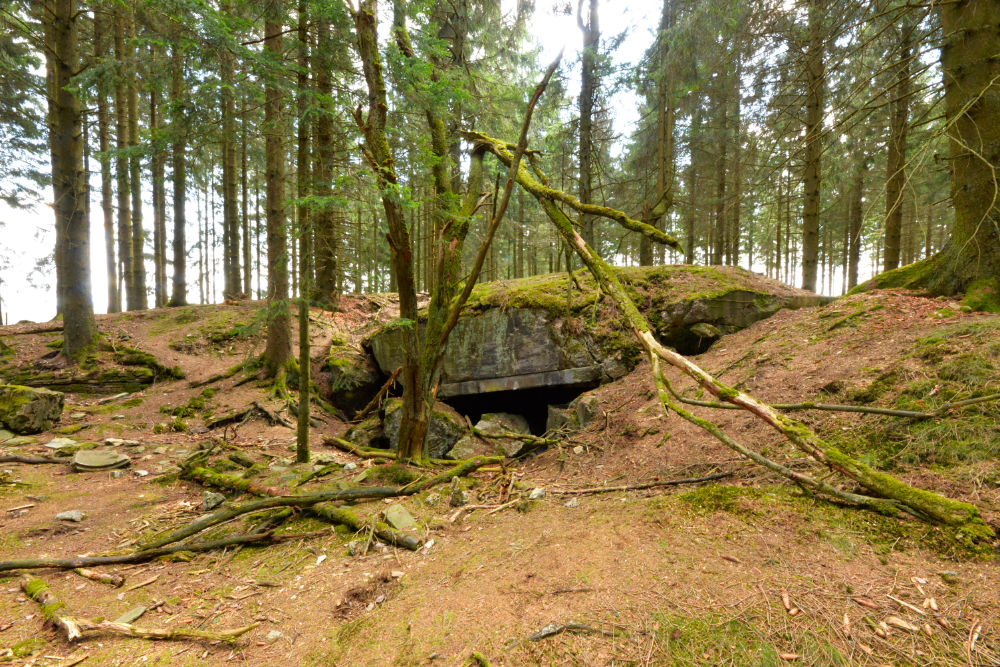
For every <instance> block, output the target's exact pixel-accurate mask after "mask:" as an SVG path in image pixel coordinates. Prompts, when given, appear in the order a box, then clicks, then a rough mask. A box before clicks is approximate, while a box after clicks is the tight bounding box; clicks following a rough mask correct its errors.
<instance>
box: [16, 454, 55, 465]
mask: <svg viewBox="0 0 1000 667" xmlns="http://www.w3.org/2000/svg"><path fill="white" fill-rule="evenodd" d="M0 463H27V464H30V465H36V464H41V463H69V459H52V458H49V457H47V456H18V455H17V454H5V455H3V456H0Z"/></svg>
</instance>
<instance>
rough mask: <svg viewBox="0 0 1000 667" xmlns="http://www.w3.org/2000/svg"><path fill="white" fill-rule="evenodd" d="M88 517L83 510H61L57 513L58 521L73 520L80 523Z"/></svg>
mask: <svg viewBox="0 0 1000 667" xmlns="http://www.w3.org/2000/svg"><path fill="white" fill-rule="evenodd" d="M86 518H87V515H86V514H84V513H83V511H82V510H66V511H65V512H59V513H58V514H56V516H55V519H56V521H73V522H75V523H79V522H81V521H83V520H84V519H86Z"/></svg>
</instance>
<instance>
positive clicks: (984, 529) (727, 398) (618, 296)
mask: <svg viewBox="0 0 1000 667" xmlns="http://www.w3.org/2000/svg"><path fill="white" fill-rule="evenodd" d="M467 136H469V137H470V138H471V140H473V141H475V142H476V144H477V145H478V146H480V147H482V148H483V149H484V150H488V151H490V152H492V153H493V154H494V155H496V156H497V158H498V159H499V160H500V162H501V163H503V164H504V165H506V166H507V167H508V168H510V166H511V163H512V162H513V155H511V153H510V151H509V149H508V148H507V147H506V145H505V144H504V143H503V142H500V141H497V140H496V139H492V138H490V137H487V136H486V135H483V134H479V133H467ZM536 171H537V170H536ZM539 173H540V172H539ZM517 179H518V182H519V183H520V184H521V185H522V186H523V187H525V189H527V190H528V191H529V192H531V194H532V195H534V197H535V199H536V200H537V201H538V203H539V204H540V205H541V208H542V210H543V211H544V212H545V214H546V215H547V216H548V218H549V219H550V220H551V222H552V223H553V224H554V225H555V227H556V229H557V230H558V231H559V233H560V235H561V236H562V237H563V238H564V239H565V240H566V242H567V243H568V244H569V246H570V247H571V248H572V249H573V250H574V251H575V252H576V254H577V255H578V256H579V257H580V259H581V260H582V262H583V264H584V265H585V266H586V267H587V268H588V269H589V271H590V273H591V275H592V276H593V277H594V280H595V282H596V283H597V285H598V286H599V287H600V289H601V291H602V292H603V293H604V294H605V295H607V297H608V298H610V299H611V300H612V301H613V302H614V303H615V305H616V306H617V309H618V312H619V313H620V314H621V315H620V316H621V318H622V319H623V321H624V322H625V323H626V324H627V326H628V327H629V328H630V329H631V330H632V332H633V334H634V335H635V337H636V339H638V341H639V342H640V344H641V345H642V346H643V348H644V349H645V351H646V354H647V356H648V358H649V360H650V364H651V366H652V371H653V381H654V383H655V385H656V388H657V390H658V394H659V398H660V402H661V404H662V405H663V407H664V408H665V409H666V410H669V411H671V412H674V413H676V414H677V415H679V416H680V417H682V418H684V419H685V420H687V421H689V422H691V423H693V424H695V425H697V426H699V427H700V428H702V429H704V430H705V431H706V432H708V433H709V434H711V435H712V436H713V437H715V438H716V439H717V440H719V441H720V442H722V443H723V444H725V445H726V446H727V447H729V448H731V449H734V450H735V451H737V452H739V453H740V454H742V455H743V456H745V457H747V458H749V459H751V460H753V461H754V462H756V463H759V464H761V465H763V466H765V467H767V468H769V469H771V470H774V471H775V472H778V473H779V474H781V475H783V476H785V477H787V478H788V479H790V480H792V481H794V482H796V483H798V484H800V485H802V486H805V487H808V488H810V489H812V490H813V491H815V492H817V493H819V494H821V495H825V496H828V497H833V498H837V499H840V500H843V501H845V502H849V503H852V504H856V505H861V506H865V507H869V508H871V509H875V510H877V511H879V512H883V513H886V514H890V515H898V514H899V513H901V512H905V513H908V514H911V515H913V516H915V517H918V518H920V519H922V520H924V521H927V522H929V523H937V524H943V525H947V526H951V527H953V528H956V529H958V530H960V531H961V533H962V535H963V539H965V540H966V541H968V542H973V541H978V540H988V539H991V538H993V537H994V536H995V533H994V531H993V529H992V528H991V527H990V526H989V525H988V524H987V523H986V522H985V521H983V519H982V518H981V517H980V515H979V510H978V509H977V508H976V507H975V505H972V504H970V503H965V502H960V501H956V500H953V499H950V498H946V497H944V496H941V495H938V494H936V493H933V492H930V491H926V490H923V489H918V488H915V487H912V486H910V485H909V484H906V483H904V482H901V481H900V480H898V479H896V478H895V477H893V476H891V475H888V474H886V473H884V472H881V471H879V470H875V469H874V468H871V467H870V466H868V465H866V464H865V463H863V462H861V461H858V460H857V459H854V458H852V457H850V456H848V455H846V454H845V453H843V452H842V451H840V450H839V449H837V448H836V447H833V446H831V445H830V444H828V443H826V442H824V441H823V440H822V439H821V438H819V436H817V435H816V434H815V433H814V432H813V431H812V430H810V429H809V428H808V427H807V426H805V425H804V424H802V423H801V422H798V421H795V420H793V419H791V418H789V417H787V416H785V415H782V414H780V413H778V412H776V411H775V410H774V409H773V408H772V407H771V406H769V405H766V404H764V403H761V402H760V401H758V400H756V399H755V398H753V397H752V396H750V395H749V394H746V393H744V392H742V391H739V390H738V389H736V388H734V387H729V386H727V385H725V384H723V383H722V382H720V381H719V380H717V379H716V378H714V377H712V376H711V375H710V374H709V373H707V372H706V371H705V370H704V369H702V368H701V367H700V366H698V365H697V364H695V363H693V362H692V361H691V360H690V359H688V358H686V357H684V356H682V355H680V354H678V353H677V352H676V351H675V350H673V349H671V348H668V347H666V346H664V345H662V344H661V343H660V342H659V341H658V340H657V339H656V337H655V336H654V335H653V332H652V330H651V329H650V326H649V322H648V321H647V320H646V318H645V317H644V316H643V315H642V313H640V312H639V310H638V308H636V306H635V303H634V302H633V301H632V299H631V298H630V297H629V296H628V293H627V292H626V290H625V288H624V287H623V285H622V283H621V281H620V280H619V278H618V276H617V275H616V274H615V272H614V270H613V269H612V268H611V266H610V265H609V264H608V263H607V262H606V261H605V260H604V259H603V258H601V256H600V255H598V254H597V253H596V252H595V251H594V250H593V248H591V247H590V246H589V245H588V244H587V243H586V241H584V239H583V237H581V236H580V234H579V233H578V232H577V231H576V229H575V227H574V224H573V221H572V220H570V218H569V217H568V216H567V215H566V214H565V213H564V212H563V211H562V209H561V208H560V207H559V206H558V205H557V203H556V202H557V201H561V202H565V203H570V202H568V201H567V199H566V195H565V194H564V193H558V192H557V191H553V190H552V189H551V188H548V187H545V186H541V185H540V184H539V183H538V181H536V180H535V179H534V178H533V177H532V176H531V174H530V173H529V172H528V170H527V169H526V168H524V167H523V166H521V168H520V169H519V170H518V171H517ZM543 180H544V179H543ZM571 205H572V204H571ZM578 210H579V209H578ZM587 212H591V213H594V214H596V215H603V216H604V217H608V218H611V219H613V220H616V221H618V222H619V223H621V222H622V220H621V216H623V215H624V214H622V213H621V212H617V213H618V215H609V214H607V213H606V212H603V211H599V210H592V211H587ZM626 226H627V225H626ZM661 361H662V362H666V363H667V364H669V365H671V366H673V367H674V368H676V369H677V370H678V371H680V372H681V373H683V374H684V375H687V376H688V377H690V378H691V379H692V380H694V381H695V382H696V383H698V385H700V386H701V387H702V388H703V389H705V390H706V391H708V392H709V393H710V394H711V395H712V396H714V397H715V398H716V399H718V400H719V401H721V402H726V403H731V404H732V405H735V406H738V407H740V408H742V409H744V410H746V411H748V412H750V413H751V414H753V415H755V416H757V417H758V418H760V419H761V420H763V421H764V422H765V423H766V424H768V425H769V426H771V427H772V428H774V429H775V430H776V431H778V432H779V433H781V434H782V435H783V436H784V437H785V438H786V439H787V440H788V441H789V442H790V443H791V444H792V445H794V446H795V447H796V448H797V449H799V450H800V451H801V452H803V453H805V454H806V455H808V456H810V457H812V458H813V459H815V460H816V461H818V462H819V463H821V464H823V465H825V466H826V467H827V468H829V469H830V471H831V472H834V473H837V474H839V475H842V476H844V477H846V478H848V479H851V480H853V481H854V482H856V483H858V484H859V485H860V486H861V487H862V488H863V489H864V490H865V491H866V492H867V493H868V494H870V495H863V494H856V493H848V492H845V491H841V490H839V489H837V488H835V487H834V486H832V485H831V484H828V483H826V482H825V481H823V480H818V479H814V478H812V477H810V476H808V475H804V474H802V473H798V472H795V471H793V470H790V469H789V468H787V467H785V466H783V465H781V464H779V463H777V462H775V461H772V460H770V459H768V458H766V457H764V456H762V455H761V454H759V453H757V452H755V451H752V450H750V449H748V448H746V447H744V446H743V445H741V444H740V443H738V442H736V441H735V440H733V439H732V438H731V437H729V435H728V434H726V433H725V431H723V430H722V428H721V427H719V426H718V425H717V424H715V423H714V422H712V421H709V420H707V419H703V418H700V417H697V416H696V415H693V414H692V413H690V412H689V411H688V410H686V409H685V408H683V407H682V406H681V405H680V404H679V403H678V402H675V400H674V399H673V398H672V395H673V390H672V388H671V387H670V382H669V380H668V378H667V377H666V375H665V373H664V372H663V370H662V367H661Z"/></svg>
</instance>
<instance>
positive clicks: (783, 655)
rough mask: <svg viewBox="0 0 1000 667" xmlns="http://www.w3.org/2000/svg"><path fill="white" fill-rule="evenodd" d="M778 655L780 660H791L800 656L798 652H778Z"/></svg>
mask: <svg viewBox="0 0 1000 667" xmlns="http://www.w3.org/2000/svg"><path fill="white" fill-rule="evenodd" d="M778 657H779V658H781V659H782V660H787V661H789V662H791V661H792V660H798V659H799V658H801V657H802V656H801V655H799V654H798V653H779V654H778Z"/></svg>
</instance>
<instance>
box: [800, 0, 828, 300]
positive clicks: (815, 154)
mask: <svg viewBox="0 0 1000 667" xmlns="http://www.w3.org/2000/svg"><path fill="white" fill-rule="evenodd" d="M824 6H825V5H824V3H823V2H822V1H821V0H809V43H808V44H807V46H806V61H805V68H806V72H805V74H806V76H805V85H806V91H805V98H806V127H805V130H806V134H805V142H806V145H805V156H804V160H805V168H804V172H803V175H802V181H803V188H804V191H803V204H802V289H807V290H812V291H816V267H817V260H818V253H819V207H820V157H821V155H822V151H823V146H822V143H823V88H824V73H823V69H824V65H823V26H822V19H823V13H822V12H823V8H824Z"/></svg>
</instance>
